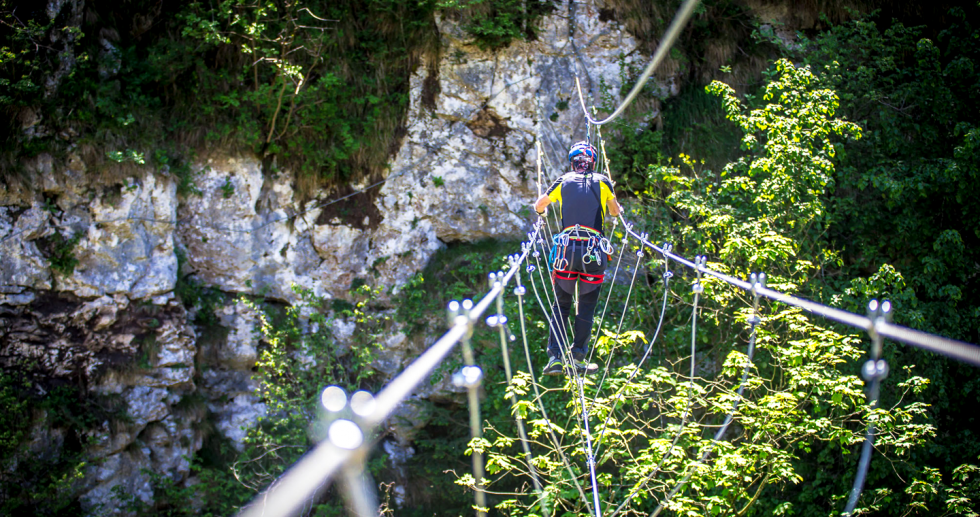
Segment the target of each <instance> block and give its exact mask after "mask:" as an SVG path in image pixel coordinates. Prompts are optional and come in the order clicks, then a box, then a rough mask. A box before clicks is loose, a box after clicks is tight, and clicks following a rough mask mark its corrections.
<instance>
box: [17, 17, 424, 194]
mask: <svg viewBox="0 0 980 517" xmlns="http://www.w3.org/2000/svg"><path fill="white" fill-rule="evenodd" d="M74 8H75V7H73V6H67V7H62V9H63V10H70V9H74ZM85 8H86V9H87V11H86V12H87V13H89V14H87V15H86V16H79V17H78V19H80V20H82V23H81V25H80V26H78V27H73V26H69V27H64V25H63V24H64V21H65V20H64V19H63V18H64V17H63V16H62V17H58V18H57V19H56V20H55V21H51V22H49V21H48V19H47V15H46V14H45V11H44V10H43V9H34V10H27V9H21V10H19V11H17V14H16V15H15V14H14V13H13V11H12V10H8V9H6V8H3V9H0V16H2V22H3V24H4V26H5V30H4V31H3V32H2V34H0V49H3V50H2V52H0V56H2V60H0V70H2V71H3V72H4V73H3V74H2V75H3V79H2V83H0V111H3V112H5V113H7V114H9V118H8V121H7V122H6V123H4V124H2V128H0V154H2V158H3V160H4V161H5V163H7V164H9V165H10V168H9V169H8V168H5V178H4V179H5V180H11V179H13V178H12V177H11V175H10V172H12V171H15V170H22V168H23V166H22V165H21V162H22V160H21V158H24V157H30V156H35V155H37V154H38V153H39V152H41V151H53V152H54V154H55V155H56V156H57V155H59V154H60V151H65V150H66V148H65V144H64V142H63V141H62V139H60V138H57V137H56V136H55V135H58V134H61V135H81V136H80V137H78V138H77V139H74V140H73V141H72V143H74V144H81V147H80V149H95V150H96V152H95V153H94V154H88V155H85V156H83V158H84V159H85V161H86V162H87V165H88V166H89V167H90V168H94V169H100V168H101V169H112V168H113V167H115V168H119V167H120V166H129V167H132V166H134V165H142V164H144V162H146V161H147V160H146V158H147V157H149V156H155V155H156V154H157V153H158V152H160V146H161V144H160V142H170V143H172V144H170V145H172V146H173V147H174V149H167V150H166V151H165V152H166V154H167V155H170V156H174V155H177V154H190V153H193V152H194V151H195V150H197V149H203V148H207V147H208V146H210V145H212V144H214V143H222V144H223V145H226V146H230V147H232V148H235V147H237V148H240V149H249V150H252V151H254V152H256V153H258V154H260V155H261V156H262V157H263V158H264V159H265V162H266V164H267V166H268V168H269V172H274V171H275V170H277V169H280V168H286V169H289V170H290V171H291V172H298V173H300V177H301V182H300V186H301V187H302V186H309V185H315V184H317V183H318V182H329V183H332V182H341V181H344V180H350V179H356V178H358V177H361V176H363V175H365V174H370V173H372V172H376V171H378V170H380V169H381V168H382V167H383V166H384V164H385V162H386V161H387V158H388V147H389V144H390V142H391V140H392V139H393V138H394V135H395V132H396V130H397V129H398V127H399V126H400V125H401V124H403V123H404V116H405V111H406V109H407V105H408V103H407V94H406V92H407V90H408V78H409V75H410V74H411V73H412V72H413V71H414V70H415V68H416V67H417V66H418V64H419V63H420V60H421V56H422V54H423V53H424V52H430V51H432V50H433V49H434V45H436V44H437V41H436V38H435V35H436V33H435V31H433V30H432V15H433V12H434V10H435V6H434V2H432V1H424V2H401V1H396V0H376V1H372V2H355V1H343V2H322V1H321V2H317V3H313V4H297V3H286V4H282V3H276V2H267V1H256V0H236V1H231V2H211V1H204V2H190V3H178V4H172V5H171V4H166V5H163V6H161V5H159V4H158V3H155V2H148V1H145V0H140V1H136V2H129V3H127V4H126V5H125V6H118V7H117V8H111V7H109V6H86V7H85ZM134 19H140V20H150V21H152V22H153V23H152V24H151V25H149V26H147V27H143V26H142V25H140V24H134V23H132V20H134ZM39 20H43V22H41V21H39ZM8 29H9V30H8ZM137 31H139V32H137ZM41 41H54V42H55V44H40V43H39V42H41ZM103 41H104V42H105V44H106V45H109V46H108V47H105V46H104V44H103ZM66 56H73V57H74V58H75V59H74V60H70V59H68V58H67V57H66ZM57 63H64V65H65V66H67V67H68V68H67V69H66V72H68V73H67V74H65V75H63V76H62V75H58V76H57V77H52V75H51V73H50V72H51V70H52V68H56V67H55V64H57ZM59 66H60V65H59ZM14 78H19V79H18V80H15V79H14ZM179 177H181V178H182V180H183V179H184V178H186V176H183V175H179ZM182 186H184V187H185V188H184V189H182V191H183V192H193V188H190V189H189V190H188V189H187V188H186V187H187V185H186V182H184V183H182Z"/></svg>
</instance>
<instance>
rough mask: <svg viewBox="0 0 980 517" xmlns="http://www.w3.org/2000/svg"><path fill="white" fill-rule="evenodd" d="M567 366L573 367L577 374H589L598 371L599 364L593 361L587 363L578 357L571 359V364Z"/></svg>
mask: <svg viewBox="0 0 980 517" xmlns="http://www.w3.org/2000/svg"><path fill="white" fill-rule="evenodd" d="M569 366H571V367H572V368H575V371H576V372H578V373H579V374H590V373H595V372H597V371H599V365H597V364H595V363H587V362H585V361H581V360H579V359H572V364H571V365H569Z"/></svg>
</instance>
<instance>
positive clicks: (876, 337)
mask: <svg viewBox="0 0 980 517" xmlns="http://www.w3.org/2000/svg"><path fill="white" fill-rule="evenodd" d="M869 308H870V316H871V319H872V321H873V322H874V323H873V324H872V326H871V328H869V329H868V334H869V335H870V336H871V359H870V360H869V361H868V362H866V363H865V364H864V367H863V368H862V369H861V373H862V374H863V375H864V378H865V379H866V380H867V381H868V382H869V384H870V386H869V388H868V400H869V401H870V402H871V411H874V410H875V409H877V408H878V395H879V389H880V387H881V381H882V380H884V379H885V377H886V376H887V375H888V364H887V363H886V362H885V361H884V360H883V359H881V334H879V333H878V327H879V326H880V325H881V324H882V323H884V322H885V321H886V319H887V318H889V317H890V316H891V303H890V302H887V301H886V302H883V303H881V304H880V305H879V304H878V301H877V300H872V301H871V304H870V307H869ZM874 439H875V424H874V421H873V420H872V419H870V418H869V419H868V429H867V432H865V434H864V444H862V445H861V460H860V461H859V462H858V469H857V474H856V475H855V476H854V485H853V487H851V495H850V497H848V500H847V506H846V507H845V508H844V515H845V516H848V517H850V515H851V514H853V513H854V507H855V506H857V502H858V499H860V498H861V491H862V490H863V489H864V480H865V478H866V476H867V475H868V467H869V465H870V464H871V449H872V448H873V447H874Z"/></svg>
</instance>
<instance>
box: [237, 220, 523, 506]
mask: <svg viewBox="0 0 980 517" xmlns="http://www.w3.org/2000/svg"><path fill="white" fill-rule="evenodd" d="M539 231H540V229H539V228H535V231H534V232H532V234H530V235H531V239H532V240H536V239H537V238H538V235H539ZM530 249H531V248H530V246H528V247H526V248H525V249H524V250H523V251H522V253H521V254H520V255H519V256H518V258H517V259H516V260H514V261H513V262H512V265H511V267H510V269H509V270H508V272H507V273H505V274H504V275H502V276H498V281H497V282H495V283H494V285H493V286H492V288H491V289H490V291H489V292H487V293H486V294H485V295H484V296H483V298H482V299H480V301H478V302H476V303H475V304H474V305H473V306H472V308H471V309H469V310H468V311H466V312H465V313H464V314H461V315H460V316H458V317H457V318H455V319H454V322H453V324H452V327H451V328H450V329H449V330H448V331H447V332H446V333H445V334H443V335H442V337H440V338H439V339H438V340H436V342H435V343H433V344H432V346H430V347H429V348H428V349H427V350H426V351H425V352H423V353H422V354H421V355H419V356H418V357H417V358H416V359H415V360H414V361H413V362H412V363H411V364H409V365H408V366H407V367H406V368H405V369H404V370H402V372H401V373H400V374H399V375H398V376H397V377H395V378H394V379H392V380H391V382H389V383H388V385H387V386H385V387H384V388H383V389H382V390H381V391H380V392H379V393H378V395H377V396H376V397H373V398H372V403H371V404H370V406H369V407H370V408H371V409H370V410H369V411H366V412H364V413H358V417H359V418H358V423H354V422H350V421H346V422H347V423H348V424H350V425H351V426H353V427H354V428H355V429H357V430H358V434H359V436H361V437H362V439H361V441H360V442H359V443H360V445H357V446H355V447H342V446H340V445H335V444H334V440H333V439H332V437H331V438H329V439H327V440H324V441H322V442H320V443H318V444H317V445H315V446H314V447H313V448H312V449H311V450H310V451H309V452H307V453H306V455H304V456H303V458H301V459H300V460H299V461H297V462H296V463H295V464H294V465H293V466H292V467H290V468H289V470H288V471H286V473H285V474H283V475H282V476H281V477H280V478H279V479H277V480H276V481H275V482H273V483H272V484H271V485H270V486H269V487H268V488H267V489H266V490H265V491H263V492H262V493H261V494H259V495H258V496H256V497H255V498H254V499H253V500H252V502H251V504H249V505H248V506H246V507H245V508H243V509H242V510H241V512H240V513H239V515H240V516H241V517H259V516H263V517H267V516H280V515H294V514H295V513H296V511H297V510H298V509H300V508H301V507H302V506H303V505H304V504H305V501H307V500H308V499H309V498H310V497H312V496H314V495H315V494H316V493H317V492H318V491H319V490H321V489H322V488H323V487H324V486H326V484H327V483H328V482H329V481H330V480H331V479H332V478H333V476H334V475H335V474H336V473H337V472H338V471H340V470H341V469H343V468H344V467H345V465H347V464H348V463H350V462H352V461H356V460H357V459H358V458H361V459H363V451H364V448H365V447H367V446H369V445H370V444H371V443H373V440H372V439H368V438H367V437H369V436H371V435H372V434H373V433H374V431H375V430H376V429H378V428H379V427H380V426H381V425H382V424H383V423H384V422H385V421H386V420H387V419H388V418H389V417H390V416H391V414H392V413H393V411H394V410H395V408H396V407H397V406H398V405H399V404H401V403H402V402H403V401H404V400H405V399H406V398H408V396H410V395H411V393H412V392H413V391H414V390H415V388H416V387H417V386H418V385H419V384H420V383H421V382H422V381H423V380H424V379H426V378H427V377H428V376H429V375H430V374H431V373H432V371H433V370H434V369H435V368H436V367H437V366H438V365H439V364H440V363H442V362H443V361H444V360H445V358H446V357H447V356H448V355H449V353H450V352H452V350H453V348H454V347H455V346H456V344H458V343H460V342H462V341H463V340H464V339H466V338H467V336H468V334H469V333H470V332H472V328H473V325H474V322H475V321H476V320H478V319H479V318H480V317H481V316H482V314H483V313H484V311H486V310H487V308H488V307H489V306H490V304H491V303H492V302H493V301H494V299H495V298H496V297H497V296H498V295H499V293H500V292H501V291H502V290H504V289H505V288H506V286H507V284H509V283H510V280H511V279H512V278H513V277H514V276H515V275H516V274H517V272H518V270H519V268H520V267H521V265H522V264H524V263H525V262H526V261H527V257H528V255H529V253H530ZM335 423H336V422H335ZM474 477H476V475H475V474H474ZM477 481H479V480H477Z"/></svg>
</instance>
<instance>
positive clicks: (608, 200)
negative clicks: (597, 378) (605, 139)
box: [534, 142, 622, 375]
mask: <svg viewBox="0 0 980 517" xmlns="http://www.w3.org/2000/svg"><path fill="white" fill-rule="evenodd" d="M598 157H599V153H598V152H597V151H596V148H595V147H593V146H592V145H591V144H589V143H588V142H578V143H576V144H575V145H573V146H572V148H571V149H570V150H569V151H568V161H569V162H570V163H571V166H572V169H573V170H572V171H570V172H567V173H565V174H564V175H562V176H561V177H560V178H558V179H557V180H555V182H554V183H552V185H551V187H550V188H548V191H547V192H546V193H545V194H544V195H542V196H541V197H540V198H538V200H537V201H536V202H535V203H534V210H535V211H536V212H537V213H538V215H544V212H545V208H547V206H548V205H549V204H551V203H558V215H559V217H560V218H561V227H562V231H561V232H560V233H558V234H556V235H555V236H554V243H553V247H552V251H551V256H550V257H549V263H550V265H551V270H552V281H553V282H554V283H555V284H557V288H556V289H555V296H556V298H557V301H556V302H555V306H554V307H553V308H552V311H551V315H550V318H551V319H552V321H551V336H550V338H549V340H548V365H547V366H545V368H544V374H545V375H558V374H560V373H561V372H562V371H563V370H564V368H563V366H562V364H563V360H562V358H563V357H565V356H566V354H568V352H569V348H568V340H567V337H566V335H565V334H567V332H565V329H566V328H567V327H566V323H567V322H568V318H569V313H570V312H571V306H572V301H573V298H574V296H575V293H576V291H577V292H578V312H577V314H576V315H575V323H574V325H573V326H574V333H573V341H572V346H571V350H570V352H571V357H565V359H564V363H566V364H567V365H568V366H569V367H574V368H576V369H577V370H578V371H579V372H581V373H591V372H594V371H595V370H597V369H598V366H596V365H595V364H591V363H585V360H586V357H587V354H588V352H589V350H588V348H589V344H588V342H589V335H590V334H591V332H592V317H593V315H594V314H595V309H596V304H597V303H598V301H599V288H600V287H601V286H602V280H603V277H604V275H605V271H606V262H608V260H609V255H610V254H611V253H612V246H611V245H610V244H609V239H607V238H606V236H605V233H603V229H602V225H603V222H604V221H605V217H606V213H607V212H608V213H609V215H611V216H613V217H616V216H618V215H619V213H620V211H621V210H622V209H621V207H620V206H619V202H618V201H616V194H615V193H614V192H613V185H612V181H610V179H609V178H608V177H606V176H605V175H604V174H600V173H597V172H594V169H595V164H596V161H597V159H598ZM556 316H557V317H556Z"/></svg>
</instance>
